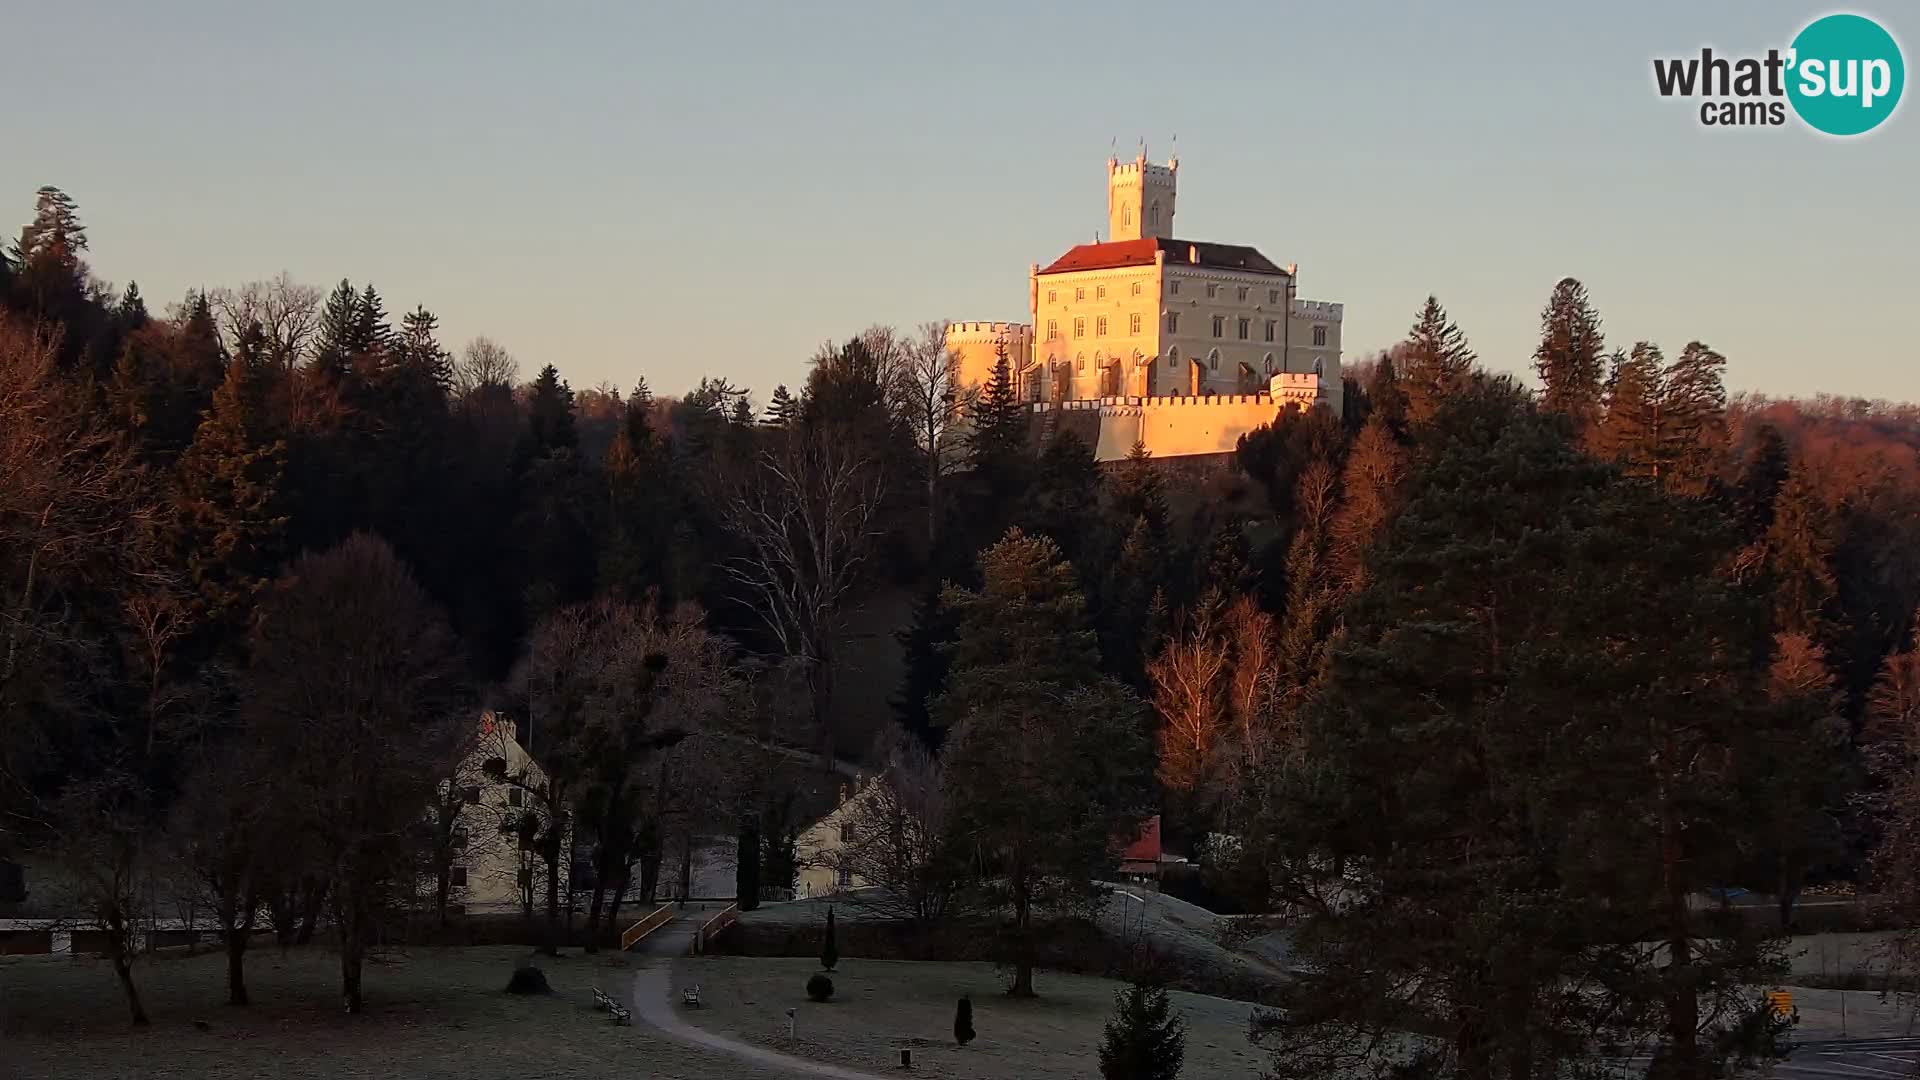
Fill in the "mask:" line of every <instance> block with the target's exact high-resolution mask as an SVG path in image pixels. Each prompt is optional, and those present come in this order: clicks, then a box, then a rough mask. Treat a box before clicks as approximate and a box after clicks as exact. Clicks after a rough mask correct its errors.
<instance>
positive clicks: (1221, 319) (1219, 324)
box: [1213, 315, 1227, 337]
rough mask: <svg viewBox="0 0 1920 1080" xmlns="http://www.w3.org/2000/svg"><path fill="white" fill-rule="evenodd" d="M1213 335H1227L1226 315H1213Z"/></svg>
mask: <svg viewBox="0 0 1920 1080" xmlns="http://www.w3.org/2000/svg"><path fill="white" fill-rule="evenodd" d="M1213 336H1214V337H1226V336H1227V317H1226V316H1225V315H1215V316H1214V317H1213Z"/></svg>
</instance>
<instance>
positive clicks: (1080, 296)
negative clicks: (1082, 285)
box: [1073, 289, 1087, 300]
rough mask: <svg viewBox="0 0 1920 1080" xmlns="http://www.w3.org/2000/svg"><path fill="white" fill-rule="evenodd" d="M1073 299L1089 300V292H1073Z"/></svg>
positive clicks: (1080, 290)
mask: <svg viewBox="0 0 1920 1080" xmlns="http://www.w3.org/2000/svg"><path fill="white" fill-rule="evenodd" d="M1073 298H1074V299H1075V300H1085V299H1086V298H1087V290H1085V289H1075V290H1073Z"/></svg>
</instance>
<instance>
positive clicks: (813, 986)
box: [807, 975, 833, 1001]
mask: <svg viewBox="0 0 1920 1080" xmlns="http://www.w3.org/2000/svg"><path fill="white" fill-rule="evenodd" d="M807 996H808V997H810V998H812V999H813V1000H815V1001H826V1000H828V999H829V998H832V997H833V980H832V979H829V978H827V977H826V976H825V975H815V976H814V977H813V978H811V979H808V980H807Z"/></svg>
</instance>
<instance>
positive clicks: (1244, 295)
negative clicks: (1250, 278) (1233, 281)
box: [1240, 285, 1247, 300]
mask: <svg viewBox="0 0 1920 1080" xmlns="http://www.w3.org/2000/svg"><path fill="white" fill-rule="evenodd" d="M1246 298H1247V287H1246V286H1245V285H1242V286H1240V299H1242V300H1245V299H1246Z"/></svg>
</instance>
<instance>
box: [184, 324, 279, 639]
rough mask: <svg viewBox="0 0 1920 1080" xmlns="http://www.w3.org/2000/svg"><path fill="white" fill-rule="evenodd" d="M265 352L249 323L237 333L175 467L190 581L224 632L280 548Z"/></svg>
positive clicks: (239, 623)
mask: <svg viewBox="0 0 1920 1080" xmlns="http://www.w3.org/2000/svg"><path fill="white" fill-rule="evenodd" d="M266 349H267V342H266V336H265V334H263V333H262V332H261V330H260V327H259V325H258V324H257V323H256V324H254V325H252V326H249V327H248V328H247V330H246V331H245V332H244V333H242V334H241V337H240V342H239V349H238V351H236V352H235V353H234V356H233V359H232V361H231V362H230V363H229V364H228V365H227V375H226V379H225V381H224V382H222V383H221V384H220V389H219V390H218V391H217V392H216V393H215V394H214V399H213V407H212V409H211V410H210V411H209V412H208V414H207V417H206V419H205V420H203V421H202V422H201V424H200V428H199V430H198V431H197V432H195V433H194V437H193V443H192V445H190V446H188V447H187V450H186V453H185V454H183V455H182V456H181V459H180V465H179V470H178V475H179V481H180V509H181V526H182V531H183V537H182V539H183V549H184V551H183V554H184V557H185V559H186V565H187V571H188V575H189V579H190V583H191V585H192V587H193V590H194V592H195V594H196V596H197V599H198V606H199V608H200V611H201V613H202V614H203V616H204V618H205V620H206V622H207V624H209V626H210V628H211V629H213V630H215V631H217V632H220V633H224V634H226V635H234V634H236V633H237V632H239V631H241V630H243V629H244V628H245V626H246V625H247V623H248V622H249V620H250V619H251V617H252V611H253V606H254V602H255V599H256V597H258V595H259V593H260V591H261V590H262V589H263V588H265V587H266V585H267V583H268V582H269V581H270V580H271V579H272V578H273V575H274V573H275V572H276V570H277V569H278V566H279V562H280V560H281V558H282V556H283V555H284V551H285V529H286V524H287V518H286V515H285V513H284V511H283V510H282V496H281V485H282V482H283V478H284V474H285V470H286V444H285V442H283V441H282V440H281V439H280V438H279V437H278V436H277V435H276V433H275V432H274V431H273V430H272V425H271V420H270V418H269V415H268V408H267V397H268V393H269V389H270V385H271V379H272V377H273V373H272V369H271V364H270V361H269V360H268V359H267V355H266Z"/></svg>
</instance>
